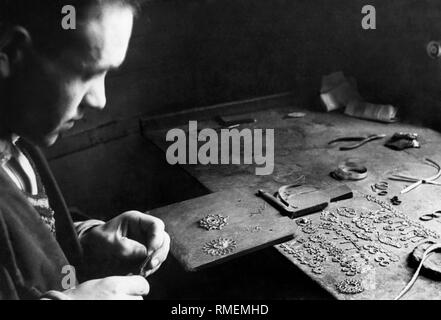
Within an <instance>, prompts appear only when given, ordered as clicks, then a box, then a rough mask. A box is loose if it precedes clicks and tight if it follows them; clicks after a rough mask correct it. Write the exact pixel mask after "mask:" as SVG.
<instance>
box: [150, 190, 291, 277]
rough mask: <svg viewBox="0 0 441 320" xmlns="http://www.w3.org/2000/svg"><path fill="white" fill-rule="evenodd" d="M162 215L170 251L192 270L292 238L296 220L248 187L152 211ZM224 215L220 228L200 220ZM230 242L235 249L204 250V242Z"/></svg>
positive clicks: (160, 216) (157, 215)
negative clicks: (206, 225) (208, 227)
mask: <svg viewBox="0 0 441 320" xmlns="http://www.w3.org/2000/svg"><path fill="white" fill-rule="evenodd" d="M149 214H152V215H154V216H156V217H159V218H161V219H162V220H163V221H164V222H165V225H166V226H167V227H166V228H167V232H168V233H169V234H170V237H171V240H172V243H171V252H172V254H173V255H174V256H175V257H176V258H177V259H178V260H179V261H180V262H181V263H182V264H183V266H184V267H185V268H186V269H187V270H190V271H195V270H199V269H201V268H204V267H209V266H211V265H215V264H219V263H221V262H225V261H227V260H230V259H233V258H235V257H238V256H241V255H244V254H246V253H249V252H252V251H255V250H258V249H262V248H265V247H267V246H271V245H275V244H278V243H281V242H285V241H288V240H290V239H292V238H293V230H294V223H293V221H292V220H291V219H289V218H287V217H284V216H282V215H281V214H280V213H279V212H278V211H277V210H276V209H275V208H273V207H272V206H270V205H269V204H267V203H266V202H265V201H264V200H263V199H261V198H259V197H257V196H256V195H255V190H252V189H248V188H240V189H231V190H228V191H224V192H217V193H213V194H209V195H206V196H203V197H199V198H195V199H191V200H187V201H184V202H180V203H176V204H172V205H169V206H166V207H162V208H159V209H155V210H152V211H150V212H149ZM218 214H219V215H221V216H223V217H228V218H227V224H226V225H225V226H224V227H223V228H222V229H221V230H206V229H204V228H202V227H201V226H200V225H199V221H200V220H201V219H203V218H204V217H206V216H208V215H218ZM220 238H222V239H227V240H228V241H234V244H235V245H232V246H231V244H232V243H231V242H228V241H227V247H230V246H231V247H232V251H231V252H229V253H227V254H225V255H220V256H213V255H211V254H207V253H206V252H204V249H203V248H204V245H205V244H207V243H209V242H211V241H216V240H217V239H220Z"/></svg>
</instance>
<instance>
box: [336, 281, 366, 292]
mask: <svg viewBox="0 0 441 320" xmlns="http://www.w3.org/2000/svg"><path fill="white" fill-rule="evenodd" d="M336 287H337V290H338V291H339V292H341V293H345V294H357V293H361V292H363V291H364V287H363V284H362V283H361V281H360V280H358V279H345V280H343V281H341V282H339V283H337V286H336Z"/></svg>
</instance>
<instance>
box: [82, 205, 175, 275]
mask: <svg viewBox="0 0 441 320" xmlns="http://www.w3.org/2000/svg"><path fill="white" fill-rule="evenodd" d="M164 228H165V226H164V223H163V222H162V220H160V219H158V218H155V217H153V216H150V215H147V214H145V213H142V212H138V211H128V212H125V213H123V214H121V215H119V216H117V217H116V218H114V219H112V220H110V221H108V222H107V223H105V224H102V225H99V226H96V227H94V228H92V229H90V230H89V231H87V232H86V233H85V235H84V236H83V237H82V238H81V243H82V244H83V247H84V250H85V257H86V260H87V261H86V264H87V267H88V268H89V269H91V270H89V271H92V274H91V275H92V276H99V277H102V276H110V275H126V274H128V273H134V274H139V272H140V267H141V265H142V264H143V262H144V261H145V260H146V259H148V260H149V262H148V264H147V265H146V268H145V270H146V271H147V272H146V273H145V274H144V276H149V275H151V274H152V273H154V272H156V270H158V269H159V267H160V266H161V264H162V263H163V262H164V261H165V259H166V258H167V255H168V251H169V249H170V237H169V235H168V234H167V233H166V232H165V230H164Z"/></svg>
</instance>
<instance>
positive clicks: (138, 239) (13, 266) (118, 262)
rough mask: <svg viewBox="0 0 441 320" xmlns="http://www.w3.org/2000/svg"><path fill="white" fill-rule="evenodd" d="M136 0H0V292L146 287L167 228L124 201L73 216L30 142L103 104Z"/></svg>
mask: <svg viewBox="0 0 441 320" xmlns="http://www.w3.org/2000/svg"><path fill="white" fill-rule="evenodd" d="M65 5H72V6H74V8H75V9H76V19H77V21H76V29H74V30H70V29H69V30H64V29H63V28H62V23H61V22H62V19H63V14H62V8H63V7H64V6H65ZM138 5H139V3H138V1H135V0H107V1H106V0H70V1H64V0H50V1H47V0H11V1H9V0H2V1H1V4H0V164H1V166H0V298H2V299H140V298H142V296H144V295H146V294H148V291H149V286H148V282H147V281H146V280H145V277H147V276H149V275H150V274H152V273H153V272H155V271H156V270H157V269H158V268H159V267H160V265H161V263H162V262H163V261H164V260H165V259H166V257H167V254H168V251H169V245H170V238H169V236H168V235H167V233H166V232H165V231H164V224H163V223H162V221H160V220H159V219H157V218H155V217H152V216H149V215H146V214H143V213H140V212H136V211H131V212H126V213H123V214H121V215H120V216H118V217H116V218H114V219H112V220H110V221H108V222H103V221H95V220H94V221H86V222H82V223H75V224H74V223H72V220H71V217H70V215H69V213H68V211H67V209H66V205H65V204H64V201H63V199H62V197H61V194H60V192H59V189H58V187H57V185H56V183H55V181H54V179H53V177H52V175H51V173H50V170H49V168H48V166H47V164H46V162H45V161H44V158H43V157H42V155H41V152H40V151H39V149H38V148H36V146H50V145H52V144H53V143H54V142H55V141H56V140H57V138H58V137H59V135H60V133H62V132H64V131H66V130H68V129H70V128H72V126H73V125H74V123H75V121H78V120H80V119H81V118H82V117H83V116H84V113H85V112H86V110H87V109H88V108H91V109H100V110H101V109H103V108H104V106H105V104H106V96H105V84H104V80H105V77H106V75H107V73H108V72H109V71H111V70H113V69H116V68H118V67H119V66H120V65H121V64H122V63H123V61H124V58H125V56H126V51H127V48H128V44H129V39H130V37H131V32H132V26H133V20H134V16H135V14H136V11H137V8H138ZM142 265H144V268H143V271H144V272H143V276H138V275H137V274H140V267H141V266H142ZM100 269H101V270H100ZM72 270H75V271H76V273H75V276H76V277H77V279H78V283H77V282H75V283H76V286H75V287H73V286H72V285H69V281H71V280H72ZM99 271H101V272H99ZM128 274H135V275H128ZM90 279H96V280H90Z"/></svg>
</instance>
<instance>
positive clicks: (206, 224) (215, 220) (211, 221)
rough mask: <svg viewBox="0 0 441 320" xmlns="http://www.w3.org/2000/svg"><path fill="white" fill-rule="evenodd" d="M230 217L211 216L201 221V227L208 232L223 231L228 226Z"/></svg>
mask: <svg viewBox="0 0 441 320" xmlns="http://www.w3.org/2000/svg"><path fill="white" fill-rule="evenodd" d="M227 219H228V217H224V216H221V215H220V214H216V215H214V214H210V215H208V216H206V217H205V218H203V219H201V220H200V221H199V226H200V227H201V228H204V229H206V230H222V228H223V227H225V226H226V225H227Z"/></svg>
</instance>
